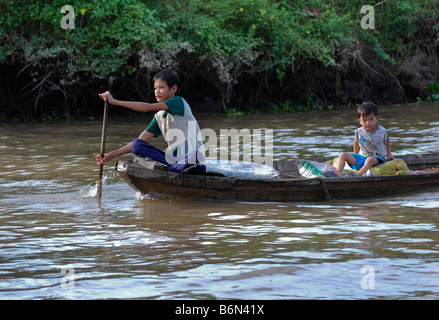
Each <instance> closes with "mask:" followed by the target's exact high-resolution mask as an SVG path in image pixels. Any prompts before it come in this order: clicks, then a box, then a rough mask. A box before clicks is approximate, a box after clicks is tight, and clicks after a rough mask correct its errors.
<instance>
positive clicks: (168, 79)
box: [95, 70, 206, 174]
mask: <svg viewBox="0 0 439 320" xmlns="http://www.w3.org/2000/svg"><path fill="white" fill-rule="evenodd" d="M153 81H154V92H155V97H156V99H157V103H146V102H137V101H120V100H117V99H114V98H113V96H112V95H111V93H110V92H108V91H107V92H104V93H101V94H99V97H100V98H102V99H103V100H104V101H108V103H110V104H112V105H115V106H122V107H125V108H129V109H132V110H135V111H139V112H153V111H157V113H156V114H155V115H154V118H153V119H152V120H151V122H150V124H149V125H148V127H147V128H146V129H145V130H144V131H142V132H141V133H140V136H139V137H138V138H137V139H135V140H133V141H132V142H130V143H128V144H126V145H124V146H122V147H121V148H119V149H117V150H114V151H111V152H109V153H106V154H105V155H104V156H103V157H102V156H101V155H99V154H98V155H96V157H95V158H96V163H97V164H98V165H101V164H103V163H105V162H108V161H110V160H112V159H114V158H116V157H119V156H121V155H124V154H127V153H130V152H133V153H134V154H136V155H139V156H141V157H144V158H150V159H152V160H154V161H158V162H161V163H164V164H166V165H168V167H169V171H173V172H181V171H182V170H185V171H188V173H192V174H204V173H205V171H206V167H205V165H204V163H203V162H204V157H205V155H204V147H203V141H202V137H201V133H200V128H199V126H198V122H197V120H196V119H195V117H194V116H193V114H192V111H191V108H190V107H189V104H188V103H187V102H186V100H184V99H183V98H182V97H180V96H176V92H177V90H178V86H179V81H180V79H179V76H178V74H177V73H176V72H175V71H171V70H162V71H160V72H159V73H157V74H156V75H155V76H154V78H153ZM160 135H163V137H164V139H165V141H166V142H167V144H168V152H166V153H165V152H164V151H162V150H160V149H158V148H156V147H154V146H153V145H151V144H150V143H149V141H150V140H151V139H152V138H153V137H158V136H160Z"/></svg>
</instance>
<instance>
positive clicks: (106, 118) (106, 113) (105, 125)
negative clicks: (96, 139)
mask: <svg viewBox="0 0 439 320" xmlns="http://www.w3.org/2000/svg"><path fill="white" fill-rule="evenodd" d="M107 121H108V101H105V104H104V119H103V121H102V136H101V157H102V158H103V157H104V155H105V139H106V137H107ZM103 169H104V164H101V165H100V166H99V179H98V197H99V198H100V197H101V195H102V172H103Z"/></svg>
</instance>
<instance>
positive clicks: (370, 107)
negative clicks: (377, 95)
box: [357, 102, 378, 119]
mask: <svg viewBox="0 0 439 320" xmlns="http://www.w3.org/2000/svg"><path fill="white" fill-rule="evenodd" d="M370 114H373V115H374V116H375V117H378V107H377V106H376V104H375V103H373V102H363V103H362V104H360V106H359V107H358V109H357V116H358V119H359V118H360V117H361V115H363V116H368V115H370Z"/></svg>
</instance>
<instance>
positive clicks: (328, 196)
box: [318, 178, 335, 201]
mask: <svg viewBox="0 0 439 320" xmlns="http://www.w3.org/2000/svg"><path fill="white" fill-rule="evenodd" d="M318 179H319V180H320V184H321V185H322V187H323V191H325V194H326V198H328V199H329V200H330V201H334V200H335V199H334V198H333V197H332V196H331V194H330V193H329V190H328V188H327V187H326V183H325V181H324V180H323V179H322V178H318Z"/></svg>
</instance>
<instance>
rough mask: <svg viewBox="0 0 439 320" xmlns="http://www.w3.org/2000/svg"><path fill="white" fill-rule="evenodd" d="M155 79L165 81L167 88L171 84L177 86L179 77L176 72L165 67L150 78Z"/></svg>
mask: <svg viewBox="0 0 439 320" xmlns="http://www.w3.org/2000/svg"><path fill="white" fill-rule="evenodd" d="M157 79H160V80H163V81H165V82H166V84H167V85H168V87H169V88H172V87H173V86H177V87H178V86H179V85H180V77H179V76H178V73H177V72H175V71H172V70H167V69H165V70H162V71H160V72H159V73H157V74H156V75H155V76H154V78H153V79H152V80H153V81H156V80H157Z"/></svg>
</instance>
